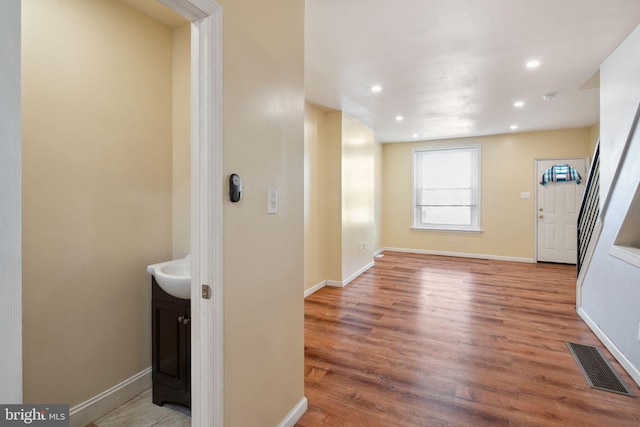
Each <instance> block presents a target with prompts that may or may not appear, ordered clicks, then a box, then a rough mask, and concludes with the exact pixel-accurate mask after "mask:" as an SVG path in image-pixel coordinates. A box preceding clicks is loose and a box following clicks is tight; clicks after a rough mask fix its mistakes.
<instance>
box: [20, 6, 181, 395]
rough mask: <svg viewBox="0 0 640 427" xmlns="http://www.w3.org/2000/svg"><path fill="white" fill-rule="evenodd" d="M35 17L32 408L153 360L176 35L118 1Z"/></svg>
mask: <svg viewBox="0 0 640 427" xmlns="http://www.w3.org/2000/svg"><path fill="white" fill-rule="evenodd" d="M22 8H23V32H22V37H23V38H22V54H23V56H22V64H23V72H22V89H23V92H22V96H23V98H22V99H23V112H22V124H23V130H24V133H23V140H22V148H23V154H24V158H23V198H24V204H23V221H24V223H23V230H24V236H23V251H24V254H23V255H24V258H23V274H24V281H23V298H24V302H23V307H24V315H23V319H24V399H25V402H29V403H42V402H60V403H69V404H71V405H72V406H73V405H76V404H78V403H80V402H83V401H85V400H86V399H89V398H91V397H93V396H95V395H97V394H99V393H101V392H103V391H105V390H107V389H109V388H110V387H113V386H114V385H115V384H117V383H119V382H121V381H123V380H125V379H127V378H130V377H131V376H133V375H134V374H136V373H138V372H141V371H143V370H144V369H146V368H148V367H149V366H150V364H151V352H150V348H151V345H150V340H151V334H150V330H151V329H150V327H151V325H150V302H151V287H150V283H149V276H148V274H147V273H146V266H147V265H148V264H151V263H154V262H158V261H162V260H166V259H170V257H171V32H170V31H169V30H168V29H167V28H165V27H163V26H161V25H159V24H158V23H156V22H155V21H152V20H151V19H149V18H146V17H144V16H142V15H140V14H139V13H137V12H133V11H132V10H131V9H130V8H129V7H127V6H125V5H123V4H121V3H119V2H115V1H111V0H93V1H85V0H59V1H55V2H52V1H49V0H24V1H23V2H22Z"/></svg>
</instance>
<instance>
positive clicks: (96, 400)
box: [69, 367, 151, 427]
mask: <svg viewBox="0 0 640 427" xmlns="http://www.w3.org/2000/svg"><path fill="white" fill-rule="evenodd" d="M149 387H151V367H149V368H147V369H145V370H144V371H142V372H139V373H137V374H136V375H134V376H132V377H131V378H128V379H126V380H124V381H123V382H121V383H120V384H118V385H115V386H113V387H111V388H110V389H109V390H106V391H103V392H102V393H100V394H98V395H97V396H94V397H92V398H91V399H89V400H87V401H86V402H83V403H81V404H79V405H76V406H74V407H73V408H71V409H70V410H69V425H70V427H82V426H85V425H87V424H89V423H90V422H92V421H95V420H97V419H98V418H100V417H101V416H103V415H104V414H106V413H108V412H109V411H112V410H113V409H115V408H117V407H118V406H120V405H122V404H123V403H124V402H126V401H128V400H130V399H132V398H134V397H136V396H137V395H138V394H140V393H142V392H143V391H145V390H146V389H148V388H149Z"/></svg>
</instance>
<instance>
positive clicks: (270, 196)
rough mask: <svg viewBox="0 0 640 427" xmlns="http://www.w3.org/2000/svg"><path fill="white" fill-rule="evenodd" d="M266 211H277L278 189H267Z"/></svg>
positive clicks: (274, 212) (270, 212)
mask: <svg viewBox="0 0 640 427" xmlns="http://www.w3.org/2000/svg"><path fill="white" fill-rule="evenodd" d="M267 213H268V214H276V213H278V190H267Z"/></svg>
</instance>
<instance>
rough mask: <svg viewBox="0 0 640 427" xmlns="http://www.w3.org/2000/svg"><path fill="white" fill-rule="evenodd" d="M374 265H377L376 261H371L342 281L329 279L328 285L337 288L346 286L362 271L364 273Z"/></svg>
mask: <svg viewBox="0 0 640 427" xmlns="http://www.w3.org/2000/svg"><path fill="white" fill-rule="evenodd" d="M374 265H376V263H375V262H373V261H371V262H370V263H369V264H367V265H365V266H364V267H362V268H361V269H360V270H358V271H356V272H355V273H353V274H352V275H351V276H349V277H347V278H346V279H345V280H343V281H342V282H338V281H336V280H327V286H333V287H336V288H344V287H345V286H347V285H348V284H349V283H351V282H353V281H354V280H355V279H356V278H357V277H358V276H360V275H361V274H362V273H364V272H365V271H367V270H368V269H370V268H371V267H373V266H374Z"/></svg>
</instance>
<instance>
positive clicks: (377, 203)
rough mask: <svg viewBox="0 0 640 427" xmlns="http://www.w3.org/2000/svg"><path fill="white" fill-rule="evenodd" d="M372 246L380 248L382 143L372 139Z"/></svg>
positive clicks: (382, 179)
mask: <svg viewBox="0 0 640 427" xmlns="http://www.w3.org/2000/svg"><path fill="white" fill-rule="evenodd" d="M373 180H374V181H373V246H372V249H373V251H374V252H376V251H377V250H379V249H380V248H382V199H383V195H382V186H383V182H384V177H383V175H382V144H381V143H380V142H378V141H376V140H374V141H373Z"/></svg>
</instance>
